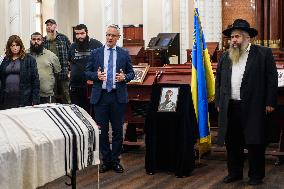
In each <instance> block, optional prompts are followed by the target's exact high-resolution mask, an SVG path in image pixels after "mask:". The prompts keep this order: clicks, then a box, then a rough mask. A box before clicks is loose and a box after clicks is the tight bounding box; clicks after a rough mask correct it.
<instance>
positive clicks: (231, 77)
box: [215, 19, 278, 185]
mask: <svg viewBox="0 0 284 189" xmlns="http://www.w3.org/2000/svg"><path fill="white" fill-rule="evenodd" d="M223 34H224V35H225V36H227V37H230V39H231V40H230V48H229V50H228V51H226V52H225V53H223V55H222V57H221V59H220V61H219V63H218V67H217V71H216V95H215V103H216V108H217V110H218V112H219V115H218V116H219V117H218V126H219V131H218V143H219V144H224V143H225V145H226V150H227V168H228V175H227V176H226V177H225V178H224V179H223V182H224V183H230V182H234V181H238V180H242V179H243V168H244V153H243V152H244V148H246V149H247V150H248V163H249V171H248V177H249V182H248V184H250V185H258V184H261V183H262V179H263V178H264V176H265V143H266V133H267V132H266V131H267V125H266V124H265V123H266V121H265V120H266V117H267V116H268V115H269V114H271V113H272V112H273V111H274V109H275V107H276V101H277V99H276V96H277V85H278V75H277V69H276V65H275V62H274V59H273V55H272V51H271V49H269V48H266V47H262V46H257V45H253V44H251V38H253V37H255V36H256V35H257V30H256V29H254V28H251V27H250V25H249V23H248V22H247V21H246V20H243V19H237V20H235V21H234V23H233V24H232V25H230V27H229V28H227V29H226V30H224V31H223Z"/></svg>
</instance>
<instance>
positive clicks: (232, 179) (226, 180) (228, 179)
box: [223, 175, 243, 183]
mask: <svg viewBox="0 0 284 189" xmlns="http://www.w3.org/2000/svg"><path fill="white" fill-rule="evenodd" d="M242 179H243V176H242V175H236V176H231V175H228V176H225V177H224V179H223V183H230V182H235V181H238V180H242Z"/></svg>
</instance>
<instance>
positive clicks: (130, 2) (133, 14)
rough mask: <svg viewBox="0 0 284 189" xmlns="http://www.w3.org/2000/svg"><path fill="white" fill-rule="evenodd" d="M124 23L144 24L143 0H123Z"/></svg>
mask: <svg viewBox="0 0 284 189" xmlns="http://www.w3.org/2000/svg"><path fill="white" fill-rule="evenodd" d="M122 9H123V12H122V14H123V16H122V22H123V24H124V25H130V24H143V0H122Z"/></svg>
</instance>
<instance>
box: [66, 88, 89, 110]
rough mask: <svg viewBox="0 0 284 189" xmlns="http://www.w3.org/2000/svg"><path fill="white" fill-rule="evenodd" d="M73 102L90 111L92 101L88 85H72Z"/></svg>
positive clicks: (71, 95) (71, 96)
mask: <svg viewBox="0 0 284 189" xmlns="http://www.w3.org/2000/svg"><path fill="white" fill-rule="evenodd" d="M69 93H70V98H71V103H72V104H76V105H77V106H80V107H81V108H83V109H84V110H86V111H87V112H89V111H90V105H89V104H90V103H89V99H88V94H87V86H70V92H69Z"/></svg>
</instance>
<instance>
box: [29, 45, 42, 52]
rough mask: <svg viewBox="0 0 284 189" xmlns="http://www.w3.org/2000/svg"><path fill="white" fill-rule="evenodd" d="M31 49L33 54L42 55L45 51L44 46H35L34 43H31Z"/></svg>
mask: <svg viewBox="0 0 284 189" xmlns="http://www.w3.org/2000/svg"><path fill="white" fill-rule="evenodd" d="M30 49H31V53H35V54H41V53H42V51H43V44H41V45H37V46H35V45H33V44H32V43H30Z"/></svg>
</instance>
